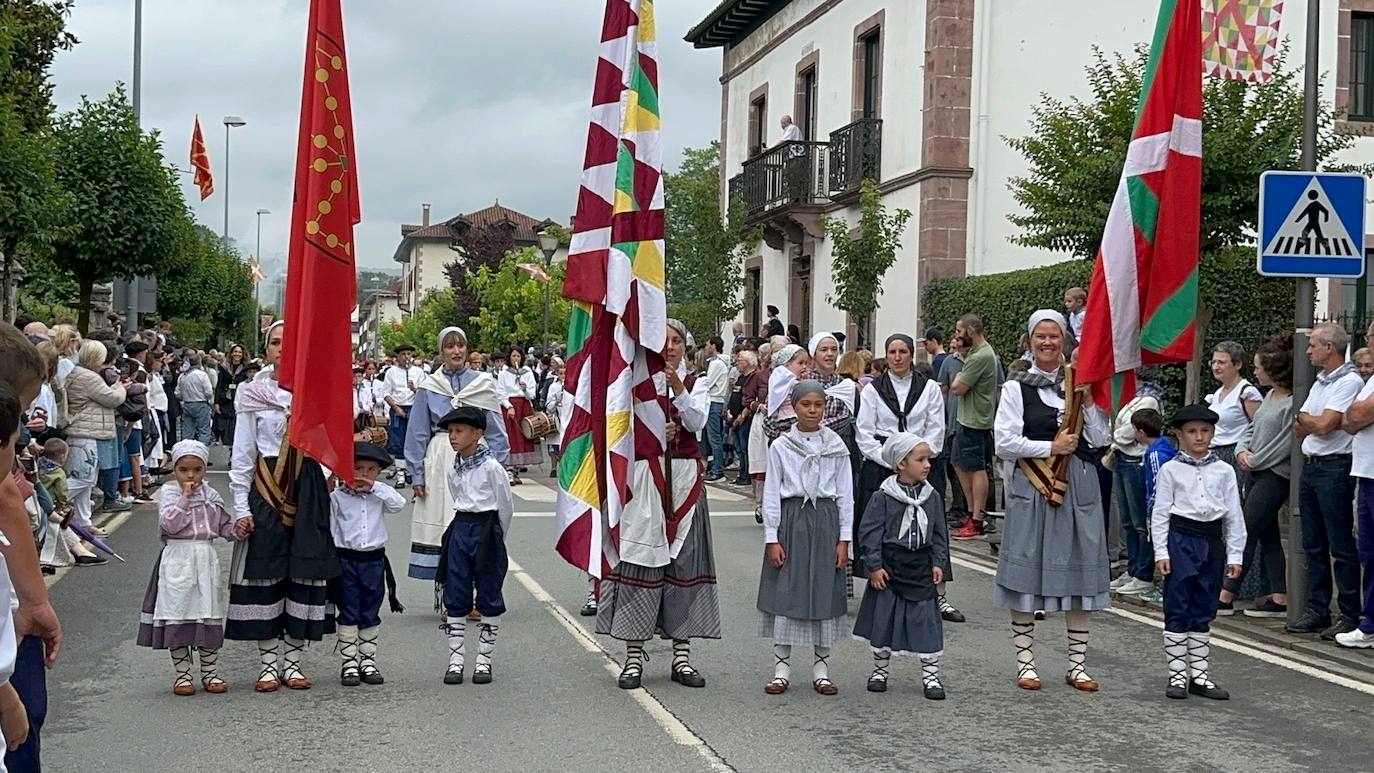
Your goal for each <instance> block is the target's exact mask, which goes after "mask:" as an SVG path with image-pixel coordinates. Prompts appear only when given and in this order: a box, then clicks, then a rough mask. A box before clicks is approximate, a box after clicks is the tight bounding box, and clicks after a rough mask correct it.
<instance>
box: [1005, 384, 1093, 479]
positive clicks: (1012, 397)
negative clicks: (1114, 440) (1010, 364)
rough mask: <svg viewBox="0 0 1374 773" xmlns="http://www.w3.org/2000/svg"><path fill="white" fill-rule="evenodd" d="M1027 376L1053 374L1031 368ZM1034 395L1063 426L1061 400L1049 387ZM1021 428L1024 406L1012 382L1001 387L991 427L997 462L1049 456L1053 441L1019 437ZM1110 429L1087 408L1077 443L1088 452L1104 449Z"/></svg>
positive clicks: (1062, 399) (1091, 406)
mask: <svg viewBox="0 0 1374 773" xmlns="http://www.w3.org/2000/svg"><path fill="white" fill-rule="evenodd" d="M1030 372H1031V373H1036V374H1039V375H1042V376H1046V377H1048V378H1054V373H1046V372H1045V371H1043V370H1040V369H1039V368H1037V367H1035V366H1034V365H1032V366H1031V369H1030ZM1036 392H1037V393H1038V395H1039V397H1040V402H1042V403H1044V404H1045V405H1046V406H1047V407H1050V408H1054V409H1055V410H1056V415H1057V418H1058V421H1059V422H1061V423H1062V422H1063V421H1064V398H1062V397H1060V396H1059V395H1058V394H1057V393H1056V392H1055V391H1054V389H1053V388H1051V387H1043V388H1041V389H1038V390H1036ZM1024 424H1025V405H1024V404H1023V403H1022V400H1021V385H1020V383H1018V382H1015V381H1008V382H1007V383H1006V384H1003V385H1002V395H1001V397H1000V398H999V399H998V401H997V418H996V419H995V420H994V421H993V425H992V441H993V446H994V448H995V449H996V451H997V456H998V458H1001V459H1006V460H1008V461H1013V462H1014V461H1016V460H1017V459H1048V458H1050V456H1052V454H1051V453H1050V447H1051V446H1052V445H1053V443H1052V441H1049V440H1031V439H1030V438H1028V437H1026V436H1025V435H1023V434H1021V433H1022V430H1023V425H1024ZM1109 426H1110V425H1109V423H1108V421H1107V414H1105V413H1103V411H1102V409H1101V408H1098V407H1097V406H1096V405H1092V404H1089V405H1088V406H1087V408H1086V409H1085V410H1084V411H1083V433H1082V434H1081V435H1079V437H1078V442H1079V443H1080V444H1086V445H1087V446H1088V447H1089V448H1103V447H1105V446H1106V445H1107V444H1108V443H1110V442H1111V432H1110V430H1109V429H1108V427H1109Z"/></svg>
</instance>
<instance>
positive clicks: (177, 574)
mask: <svg viewBox="0 0 1374 773" xmlns="http://www.w3.org/2000/svg"><path fill="white" fill-rule="evenodd" d="M223 591H224V581H223V580H222V579H220V574H219V555H218V554H217V553H216V552H215V548H214V545H213V544H212V543H211V541H210V540H208V539H188V540H167V545H166V546H165V547H163V549H162V562H161V563H160V564H159V565H158V570H157V604H156V605H155V606H154V607H153V619H154V620H222V619H223V618H224V613H225V607H226V603H225V601H226V599H225V598H224V592H223Z"/></svg>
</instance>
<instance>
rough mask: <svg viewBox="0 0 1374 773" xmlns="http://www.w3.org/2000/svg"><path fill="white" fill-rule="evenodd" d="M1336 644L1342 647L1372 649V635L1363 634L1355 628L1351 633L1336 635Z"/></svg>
mask: <svg viewBox="0 0 1374 773" xmlns="http://www.w3.org/2000/svg"><path fill="white" fill-rule="evenodd" d="M1336 643H1337V644H1339V645H1341V646H1342V647H1354V648H1356V649H1369V648H1370V647H1374V633H1365V632H1364V631H1361V630H1360V629H1358V628H1356V629H1355V630H1353V631H1347V632H1346V633H1338V634H1336Z"/></svg>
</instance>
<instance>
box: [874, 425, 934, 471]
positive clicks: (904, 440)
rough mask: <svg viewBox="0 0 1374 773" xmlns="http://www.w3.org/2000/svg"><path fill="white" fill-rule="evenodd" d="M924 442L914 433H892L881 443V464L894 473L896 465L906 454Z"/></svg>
mask: <svg viewBox="0 0 1374 773" xmlns="http://www.w3.org/2000/svg"><path fill="white" fill-rule="evenodd" d="M924 442H926V441H924V440H922V439H921V436H920V435H917V434H916V433H914V432H897V433H894V434H893V435H891V436H889V437H888V439H887V440H886V442H884V443H883V450H882V457H883V464H885V465H887V468H888V469H889V470H892V471H893V472H896V471H897V465H898V464H899V463H901V461H902V460H903V459H905V458H906V457H907V454H909V453H911V452H912V451H913V450H914V449H915V448H916V446H919V445H920V444H922V443H924Z"/></svg>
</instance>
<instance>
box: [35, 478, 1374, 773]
mask: <svg viewBox="0 0 1374 773" xmlns="http://www.w3.org/2000/svg"><path fill="white" fill-rule="evenodd" d="M219 469H221V470H222V469H223V468H222V467H220V468H219ZM212 477H213V482H214V483H215V485H216V486H217V487H220V488H221V489H224V484H225V483H226V478H225V477H224V475H223V473H222V472H218V473H212ZM528 480H530V482H529V483H527V484H526V485H524V486H522V487H520V488H517V489H516V490H515V491H516V495H517V509H518V512H517V516H516V519H515V521H514V525H513V527H512V529H511V534H510V535H509V550H510V555H511V558H512V561H513V566H512V571H511V574H510V576H509V577H508V579H507V582H506V599H507V605H508V606H509V607H510V611H509V612H508V613H507V615H506V616H505V617H504V623H503V626H502V629H501V634H500V640H499V643H498V648H497V651H496V656H495V681H494V682H493V683H492V684H490V685H473V684H472V683H471V682H470V681H469V682H468V683H465V684H463V685H461V686H446V685H444V684H442V682H441V679H442V676H443V672H444V668H445V665H446V664H447V649H446V647H445V641H444V636H443V634H442V633H441V632H440V631H439V628H438V623H439V621H438V618H437V616H435V615H434V614H433V613H432V612H431V590H430V587H429V586H428V585H427V584H425V583H422V582H419V581H414V580H407V579H402V580H401V585H402V588H401V597H402V600H403V601H404V602H405V603H406V605H407V606H408V610H407V611H406V613H405V614H401V615H393V614H388V613H386V612H383V624H382V638H381V650H380V656H379V664H380V666H381V668H382V671H383V673H384V674H385V675H386V680H387V681H386V684H385V685H381V686H376V687H370V686H360V687H353V688H345V687H341V686H340V685H339V684H338V680H337V674H338V662H337V660H336V658H335V656H334V654H333V643H332V642H330V641H326V642H323V643H322V644H320V645H316V646H313V647H311V648H310V650H309V651H308V652H307V655H306V658H305V661H304V665H305V667H306V672H307V673H308V674H309V675H310V676H311V677H312V678H313V679H314V681H315V687H314V689H312V690H309V691H306V692H292V691H287V690H281V691H279V692H277V693H275V694H270V695H258V694H255V693H254V692H253V690H252V683H253V680H254V679H255V678H256V676H257V671H258V666H257V653H256V649H255V648H254V647H253V646H252V645H251V644H248V643H243V642H229V643H227V644H226V647H225V649H224V651H223V652H222V654H221V657H220V662H221V667H222V671H221V673H222V675H223V676H224V677H225V678H226V679H228V680H229V682H230V684H231V689H230V691H229V693H228V694H225V695H208V694H205V693H204V692H201V693H198V694H197V695H196V696H195V697H190V698H183V697H175V696H173V695H172V694H171V685H172V677H173V673H172V669H171V665H170V660H169V658H168V656H167V654H166V653H165V652H155V651H151V650H147V649H140V648H138V647H136V646H134V638H135V633H136V630H137V623H138V609H139V604H140V601H141V599H142V595H143V591H144V589H145V587H146V584H147V581H148V576H149V570H150V567H151V564H152V561H153V560H154V558H155V556H156V555H157V549H158V533H157V525H156V514H155V512H154V511H153V510H152V508H151V507H141V508H138V509H137V510H135V511H134V513H133V514H132V516H131V517H130V518H128V519H127V521H125V522H124V523H123V524H122V525H120V526H119V528H118V530H117V531H115V533H114V534H113V536H112V539H111V542H112V543H113V544H114V546H115V548H116V549H117V550H120V551H121V552H122V553H123V555H124V556H125V558H127V559H128V562H127V563H125V564H113V563H112V564H111V565H108V566H105V567H93V568H89V569H77V570H72V571H70V572H68V573H67V574H65V575H64V576H61V577H60V578H59V579H58V581H57V582H56V583H55V584H54V585H53V588H52V592H53V598H54V604H55V606H56V607H57V609H58V612H59V614H60V615H61V618H62V622H63V626H64V629H65V631H66V640H67V645H66V649H65V650H64V653H63V656H62V660H61V663H60V664H59V665H58V667H57V668H56V669H55V670H54V671H52V672H51V673H50V678H49V687H50V690H51V707H50V713H49V720H48V725H47V727H46V729H45V732H44V750H45V755H44V756H45V763H46V766H47V769H48V770H52V771H86V770H106V771H121V772H123V771H130V772H133V771H138V772H144V771H146V772H147V773H155V772H157V771H183V772H184V771H189V770H226V771H239V770H242V771H250V770H251V771H254V772H255V773H259V772H260V773H271V772H273V771H287V772H290V773H299V772H300V771H305V770H310V771H402V770H418V769H439V770H485V771H546V770H547V771H554V770H558V771H569V770H572V771H584V770H585V771H632V770H633V771H638V770H653V771H664V772H665V773H671V772H676V771H700V770H717V771H719V770H739V771H811V770H816V771H821V770H844V769H851V770H860V769H862V770H865V771H907V770H993V769H996V770H1007V771H1019V770H1070V769H1072V770H1077V771H1095V770H1132V771H1150V770H1203V769H1207V770H1236V771H1248V772H1252V771H1271V770H1273V771H1287V770H1324V771H1330V770H1341V771H1354V770H1374V752H1371V751H1370V747H1369V745H1368V741H1367V738H1368V733H1369V727H1370V716H1371V710H1372V709H1374V686H1371V685H1369V684H1364V683H1355V682H1351V681H1350V680H1348V679H1343V678H1342V677H1338V676H1331V675H1329V674H1326V672H1324V671H1322V670H1321V669H1320V668H1319V667H1318V668H1313V667H1311V666H1307V665H1304V664H1300V663H1297V662H1295V661H1290V660H1286V659H1285V658H1284V657H1283V656H1282V655H1275V654H1272V653H1264V652H1257V651H1254V650H1248V649H1246V648H1245V647H1244V646H1241V647H1240V649H1242V650H1246V651H1245V652H1237V651H1234V648H1233V649H1221V648H1218V647H1214V664H1213V670H1214V675H1215V677H1216V679H1217V681H1218V682H1219V683H1221V684H1222V685H1223V686H1225V687H1228V688H1229V689H1230V690H1231V693H1232V696H1233V697H1232V699H1231V700H1230V701H1229V702H1225V703H1220V702H1212V701H1205V700H1202V699H1200V698H1193V699H1190V700H1187V701H1169V700H1167V699H1165V697H1164V684H1165V678H1166V674H1165V667H1164V660H1163V653H1162V642H1161V636H1160V633H1159V630H1158V628H1157V627H1156V626H1155V625H1153V624H1152V623H1151V622H1150V621H1148V620H1145V619H1143V618H1141V617H1139V616H1138V615H1132V614H1130V613H1129V612H1127V613H1125V614H1124V615H1117V614H1109V613H1103V614H1098V615H1095V616H1094V619H1093V631H1092V642H1091V647H1090V652H1089V671H1090V673H1091V674H1092V675H1093V676H1094V677H1095V678H1097V679H1098V680H1099V681H1100V682H1101V683H1102V685H1103V689H1102V691H1101V692H1100V693H1098V694H1095V695H1089V694H1081V693H1078V692H1076V691H1074V690H1073V689H1071V688H1069V687H1068V686H1066V685H1064V684H1063V683H1062V680H1059V679H1058V675H1059V673H1061V672H1062V670H1063V669H1064V668H1066V667H1067V654H1066V644H1065V640H1064V631H1063V628H1064V626H1063V620H1062V618H1058V617H1056V616H1051V618H1050V619H1049V620H1047V621H1045V622H1043V623H1041V624H1040V625H1039V626H1038V627H1037V631H1036V632H1037V639H1038V642H1037V661H1038V665H1039V667H1040V672H1041V675H1042V677H1044V679H1045V689H1043V690H1042V691H1040V692H1038V693H1028V692H1024V691H1021V690H1018V689H1016V687H1015V685H1014V675H1015V666H1014V658H1013V651H1012V648H1011V645H1010V642H1009V641H1008V639H1009V633H1008V621H1007V617H1006V614H1005V613H1004V612H1003V611H1001V610H996V609H994V608H993V607H992V604H991V593H992V588H991V578H990V577H989V576H988V575H987V574H986V573H985V571H984V570H981V568H980V567H978V566H975V565H974V564H972V563H969V562H967V561H962V562H961V565H959V566H956V568H955V582H954V583H953V584H952V585H951V586H950V597H951V600H952V601H954V603H955V604H956V605H958V606H959V607H961V608H962V609H963V610H964V611H965V613H966V614H967V615H968V617H969V622H968V623H966V624H963V625H948V626H946V643H945V653H946V654H945V658H944V680H945V686H946V688H947V690H948V692H949V699H948V700H946V701H944V702H943V703H936V702H931V701H927V700H925V699H924V698H923V697H922V696H921V687H920V669H919V666H918V665H917V664H916V663H915V662H913V661H908V660H894V663H893V681H892V682H891V687H890V689H889V691H888V692H887V693H886V694H883V695H876V694H870V693H868V692H866V691H865V690H864V684H865V682H866V680H867V677H868V674H869V671H870V668H871V663H872V661H871V658H870V656H869V652H868V649H867V648H866V647H865V645H863V644H862V643H860V642H855V641H844V642H842V643H840V644H839V645H838V646H837V647H836V648H835V654H834V655H833V656H832V658H831V664H832V665H831V675H832V678H833V679H834V680H835V681H836V683H837V684H838V685H839V687H840V694H839V695H838V696H835V697H823V696H820V695H817V694H816V693H814V692H813V691H811V690H810V688H809V684H808V680H807V676H808V675H809V668H808V665H809V661H808V660H807V653H803V652H802V651H801V648H798V649H797V651H796V653H795V654H794V656H793V663H794V669H793V675H794V677H795V679H794V684H793V688H792V690H791V691H790V692H789V693H788V694H786V695H783V696H768V695H765V694H764V692H763V685H764V683H765V682H766V681H767V679H768V678H770V677H771V676H772V657H771V648H770V642H768V641H766V640H764V639H761V638H760V637H759V636H758V628H759V626H758V621H757V613H756V612H755V609H754V599H755V594H756V591H757V582H758V573H759V568H760V564H761V555H762V553H761V551H762V548H761V544H762V529H761V527H759V526H757V525H755V523H754V520H753V517H752V505H751V504H750V503H749V502H748V501H747V500H745V498H744V497H743V496H741V495H739V494H735V493H732V492H729V491H725V490H716V489H712V491H711V500H710V504H711V508H712V511H713V513H714V515H713V518H712V529H713V535H714V538H715V549H716V563H717V572H718V575H719V579H720V593H721V605H722V610H721V612H722V617H723V629H724V636H725V638H723V639H722V640H720V641H713V642H698V643H697V644H696V645H695V646H694V649H693V656H694V663H695V664H696V665H697V666H698V668H700V669H701V670H702V672H703V673H704V674H705V676H706V678H707V686H706V688H705V689H701V690H692V689H688V688H684V687H681V686H679V685H676V684H673V683H672V682H670V681H669V679H668V666H669V662H670V660H671V651H670V648H669V647H668V646H667V645H666V644H662V643H655V644H651V645H650V649H649V653H650V658H651V660H650V662H649V663H648V665H647V668H646V674H645V689H644V690H642V691H635V692H624V691H621V690H619V689H617V688H616V686H615V678H614V674H615V673H617V672H618V670H619V669H618V666H616V665H615V664H614V663H613V662H612V658H615V659H619V657H620V655H621V648H620V646H619V643H618V642H615V641H613V640H610V639H608V638H606V637H597V636H594V635H593V634H591V633H590V630H591V625H590V623H591V621H590V619H588V618H581V617H578V616H577V614H576V613H577V610H578V608H580V606H581V604H582V599H583V594H584V593H585V587H586V586H585V582H584V581H583V579H582V577H581V575H580V574H579V573H578V572H577V571H576V570H575V569H573V568H572V567H570V566H568V565H567V564H565V563H563V562H562V560H561V559H559V558H558V557H557V556H556V555H555V554H554V553H553V551H552V549H551V544H552V524H553V521H552V509H553V501H554V492H553V490H552V489H551V488H549V487H548V486H547V485H545V484H546V483H547V482H548V481H547V479H546V478H541V477H538V476H534V475H532V476H531V478H530V479H528ZM390 535H391V545H392V548H391V550H392V561H393V564H394V565H395V566H397V567H398V568H400V567H403V566H404V564H405V555H406V550H407V548H408V545H409V519H408V514H407V513H405V512H403V513H401V514H398V515H396V516H394V517H392V520H391V522H390ZM227 552H228V551H227V549H226V551H225V554H226V557H227ZM225 563H226V566H227V561H226V562H225ZM856 607H857V599H856V601H855V602H854V605H853V606H852V607H851V610H853V609H855V608H856ZM1240 644H1241V645H1243V644H1244V643H1240ZM608 653H609V654H608ZM1319 665H1320V664H1318V666H1319Z"/></svg>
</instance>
